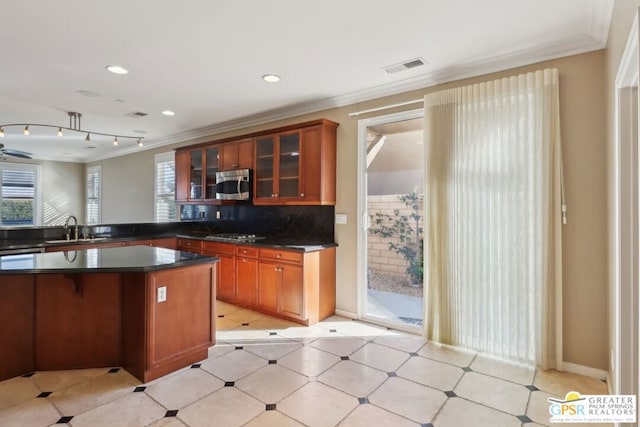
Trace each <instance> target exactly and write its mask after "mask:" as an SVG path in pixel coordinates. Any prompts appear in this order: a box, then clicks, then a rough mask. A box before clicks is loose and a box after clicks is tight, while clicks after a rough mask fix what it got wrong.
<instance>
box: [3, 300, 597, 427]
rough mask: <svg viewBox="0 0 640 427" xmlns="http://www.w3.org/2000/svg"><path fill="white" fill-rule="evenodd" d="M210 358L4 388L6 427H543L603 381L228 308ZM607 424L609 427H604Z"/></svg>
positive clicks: (50, 377)
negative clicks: (571, 397) (139, 376)
mask: <svg viewBox="0 0 640 427" xmlns="http://www.w3.org/2000/svg"><path fill="white" fill-rule="evenodd" d="M217 310H218V315H219V316H221V317H219V318H218V322H217V325H218V329H219V330H218V333H217V340H218V344H217V345H216V346H214V347H212V348H211V349H210V350H209V357H208V358H207V359H206V360H203V361H202V362H200V363H198V364H195V365H193V366H191V367H187V368H185V369H182V370H180V371H177V372H175V373H173V374H170V375H168V376H166V377H163V378H160V379H158V380H156V381H153V382H151V383H148V384H141V383H140V382H139V381H138V380H136V379H135V378H134V377H132V376H131V375H129V373H127V372H126V371H124V370H122V369H117V368H114V369H85V370H74V371H57V372H36V373H33V374H30V375H25V376H23V377H17V378H13V379H10V380H7V381H2V382H0V426H11V427H13V426H16V427H25V426H26V427H31V426H33V427H38V426H50V425H56V426H58V425H71V426H74V427H76V426H91V427H99V426H119V427H120V426H134V427H137V426H165V427H168V426H171V427H173V426H194V427H196V426H207V427H208V426H216V427H224V426H247V427H270V426H273V427H287V426H343V427H344V426H350V427H355V426H363V427H364V426H367V427H370V426H374V427H375V426H393V427H396V426H400V427H402V426H435V427H447V426H456V427H462V426H477V427H483V426H488V427H489V426H490V427H500V426H527V427H529V426H531V427H533V426H540V425H548V424H549V415H548V412H547V411H548V408H549V404H548V403H547V398H548V397H551V396H555V397H556V398H561V397H564V394H565V393H566V392H568V391H571V390H576V391H579V392H580V393H582V394H604V393H606V385H605V383H603V382H602V381H599V380H595V379H591V378H586V377H581V376H578V375H573V374H567V373H560V372H553V371H550V372H542V371H537V372H536V371H534V370H533V369H528V368H524V367H521V366H515V365H509V364H505V363H502V362H498V361H496V360H494V359H491V358H489V357H486V356H483V355H481V354H475V353H469V352H464V351H461V350H457V349H452V348H442V347H439V346H437V345H434V344H432V343H425V341H424V340H423V339H422V338H421V337H417V336H415V335H409V334H405V333H403V332H398V331H394V330H390V329H386V328H382V327H379V326H374V325H368V324H366V323H362V322H357V321H352V320H348V319H344V318H340V317H337V316H335V317H332V318H330V319H327V320H325V321H323V322H321V323H319V324H317V325H315V326H312V327H302V326H300V325H296V324H294V323H290V322H286V321H283V320H279V319H274V318H271V317H269V316H264V315H262V314H259V313H255V312H252V311H249V310H245V309H241V308H238V307H235V306H233V305H230V304H225V303H221V302H218V304H217ZM602 425H603V424H598V426H602Z"/></svg>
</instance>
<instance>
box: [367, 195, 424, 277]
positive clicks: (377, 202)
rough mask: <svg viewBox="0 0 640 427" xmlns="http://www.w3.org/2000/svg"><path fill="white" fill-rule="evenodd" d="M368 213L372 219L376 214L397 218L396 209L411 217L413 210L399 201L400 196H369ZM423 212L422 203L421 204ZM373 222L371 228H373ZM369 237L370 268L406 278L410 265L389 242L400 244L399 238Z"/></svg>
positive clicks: (369, 235)
mask: <svg viewBox="0 0 640 427" xmlns="http://www.w3.org/2000/svg"><path fill="white" fill-rule="evenodd" d="M367 202H368V203H367V204H368V213H369V216H370V217H372V216H373V215H375V213H376V212H380V213H382V214H388V215H391V216H395V212H394V211H395V209H398V211H399V214H400V215H407V216H408V215H410V214H411V209H410V208H408V207H407V206H405V204H404V202H402V201H400V200H399V199H398V195H396V194H391V195H384V196H367ZM420 210H422V202H421V203H420ZM373 227H374V225H373V221H372V222H371V228H373ZM371 228H370V231H369V233H368V236H367V239H368V240H367V262H368V268H369V269H370V270H373V271H375V272H378V273H386V274H388V275H397V276H399V277H401V276H406V275H407V273H406V270H407V266H408V263H407V261H405V259H404V257H403V256H402V255H400V254H397V253H395V252H394V251H392V250H390V249H389V242H395V243H398V239H397V238H384V237H381V236H378V235H375V234H372V233H371Z"/></svg>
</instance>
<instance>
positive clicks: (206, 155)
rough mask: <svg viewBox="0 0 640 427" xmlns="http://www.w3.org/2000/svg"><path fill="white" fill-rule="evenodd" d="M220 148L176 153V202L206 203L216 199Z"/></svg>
mask: <svg viewBox="0 0 640 427" xmlns="http://www.w3.org/2000/svg"><path fill="white" fill-rule="evenodd" d="M219 158H220V149H219V147H218V146H211V147H205V148H195V149H190V150H179V151H176V201H177V202H191V203H198V202H200V203H201V202H205V201H215V199H216V172H218V171H219V170H220V168H219Z"/></svg>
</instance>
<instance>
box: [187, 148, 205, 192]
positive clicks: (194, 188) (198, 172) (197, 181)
mask: <svg viewBox="0 0 640 427" xmlns="http://www.w3.org/2000/svg"><path fill="white" fill-rule="evenodd" d="M190 155H191V173H190V177H189V200H199V199H202V149H197V150H191V152H190Z"/></svg>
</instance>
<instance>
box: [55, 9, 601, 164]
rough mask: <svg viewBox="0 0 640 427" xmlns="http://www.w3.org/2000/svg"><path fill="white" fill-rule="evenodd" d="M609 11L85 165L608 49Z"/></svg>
mask: <svg viewBox="0 0 640 427" xmlns="http://www.w3.org/2000/svg"><path fill="white" fill-rule="evenodd" d="M613 6H614V2H613V0H590V1H589V4H588V7H589V11H590V21H589V32H588V33H585V34H582V35H580V36H577V37H572V38H568V39H565V40H561V41H559V42H555V43H550V44H547V45H544V46H537V47H535V48H531V49H522V50H519V51H515V52H510V53H508V54H505V55H497V56H494V57H490V58H486V59H483V60H480V61H473V62H468V63H464V64H460V65H454V66H450V67H445V68H442V69H438V70H435V71H433V72H431V73H427V74H422V75H419V76H416V77H412V78H409V79H405V80H400V81H396V82H393V83H388V84H384V85H380V86H375V87H371V88H366V89H362V90H358V91H353V92H349V93H345V94H342V95H338V96H335V97H331V98H326V99H322V100H319V101H313V102H308V103H302V104H296V105H290V106H287V107H284V108H279V109H275V110H269V111H265V112H263V113H259V114H254V115H251V116H246V117H242V118H238V119H234V120H230V121H226V122H221V123H215V124H212V125H209V126H204V127H201V128H197V129H193V130H190V131H185V132H180V133H176V134H173V135H170V136H167V137H164V138H159V139H154V140H145V145H144V148H142V149H140V148H138V147H132V148H129V149H125V150H119V151H118V152H117V153H113V154H109V153H107V154H104V155H100V156H91V157H90V158H87V159H86V160H84V161H85V162H86V163H90V162H96V161H100V160H106V159H109V158H113V157H119V156H123V155H127V154H131V153H137V152H140V151H142V150H150V149H154V148H159V147H162V146H166V145H171V144H178V143H181V142H186V141H190V140H195V139H199V138H206V137H211V136H214V135H217V134H220V133H223V132H230V131H234V130H240V129H243V128H247V127H252V126H259V125H263V124H268V123H271V122H275V121H279V120H285V119H290V118H293V117H296V116H301V115H304V114H310V113H316V112H319V111H324V110H328V109H332V108H338V107H345V106H349V105H353V104H356V103H359V102H365V101H371V100H374V99H379V98H384V97H387V96H392V95H398V94H401V93H405V92H410V91H413V90H418V89H425V88H428V87H431V86H435V85H438V84H443V83H449V82H452V81H457V80H462V79H466V78H470V77H477V76H482V75H485V74H490V73H494V72H498V71H504V70H509V69H512V68H517V67H522V66H526V65H531V64H535V63H539V62H543V61H549V60H552V59H557V58H562V57H566V56H571V55H577V54H581V53H586V52H591V51H594V50H599V49H603V48H604V47H605V46H606V43H607V38H608V35H609V27H610V24H611V17H612V14H613ZM67 161H68V160H67Z"/></svg>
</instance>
